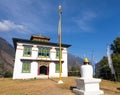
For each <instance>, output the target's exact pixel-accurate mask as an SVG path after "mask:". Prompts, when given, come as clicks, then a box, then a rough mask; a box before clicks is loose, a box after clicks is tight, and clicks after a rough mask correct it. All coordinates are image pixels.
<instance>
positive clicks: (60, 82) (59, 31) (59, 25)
mask: <svg viewBox="0 0 120 95" xmlns="http://www.w3.org/2000/svg"><path fill="white" fill-rule="evenodd" d="M58 11H59V22H58V40H59V64H60V74H59V78H60V79H59V81H58V84H62V83H63V81H62V62H61V57H62V50H61V49H62V47H61V43H62V39H61V32H62V25H61V17H62V6H60V5H59V7H58Z"/></svg>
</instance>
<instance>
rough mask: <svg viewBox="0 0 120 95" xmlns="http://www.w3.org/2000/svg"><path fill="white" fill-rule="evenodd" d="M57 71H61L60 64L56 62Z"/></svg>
mask: <svg viewBox="0 0 120 95" xmlns="http://www.w3.org/2000/svg"><path fill="white" fill-rule="evenodd" d="M55 70H56V73H59V72H60V64H59V63H56V69H55Z"/></svg>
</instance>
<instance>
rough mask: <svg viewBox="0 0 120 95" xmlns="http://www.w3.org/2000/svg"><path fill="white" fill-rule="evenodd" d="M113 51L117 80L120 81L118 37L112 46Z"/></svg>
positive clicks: (119, 42) (119, 39)
mask: <svg viewBox="0 0 120 95" xmlns="http://www.w3.org/2000/svg"><path fill="white" fill-rule="evenodd" d="M111 50H112V51H113V54H112V60H113V66H114V68H115V72H116V76H117V80H118V81H120V70H119V69H120V37H117V38H116V39H115V40H114V41H113V43H112V44H111Z"/></svg>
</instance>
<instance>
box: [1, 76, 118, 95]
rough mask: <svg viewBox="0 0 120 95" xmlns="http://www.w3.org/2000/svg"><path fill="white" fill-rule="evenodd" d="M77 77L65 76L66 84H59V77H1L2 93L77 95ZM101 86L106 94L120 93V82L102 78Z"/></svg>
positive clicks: (116, 94)
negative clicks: (22, 78)
mask: <svg viewBox="0 0 120 95" xmlns="http://www.w3.org/2000/svg"><path fill="white" fill-rule="evenodd" d="M74 79H75V77H68V78H63V79H62V80H63V81H64V84H62V85H58V84H57V82H58V80H59V79H30V80H12V79H11V78H0V95H75V94H74V93H72V88H74V87H76V83H75V81H74ZM100 87H101V89H102V90H104V92H105V95H120V82H111V81H107V80H102V82H101V83H100Z"/></svg>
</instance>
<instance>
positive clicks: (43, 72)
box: [39, 66, 48, 75]
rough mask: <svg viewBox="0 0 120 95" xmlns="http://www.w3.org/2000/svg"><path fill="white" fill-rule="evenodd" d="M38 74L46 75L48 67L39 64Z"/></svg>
mask: <svg viewBox="0 0 120 95" xmlns="http://www.w3.org/2000/svg"><path fill="white" fill-rule="evenodd" d="M39 72H40V74H42V75H48V67H47V66H40V71H39Z"/></svg>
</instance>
